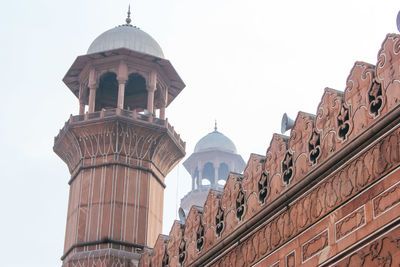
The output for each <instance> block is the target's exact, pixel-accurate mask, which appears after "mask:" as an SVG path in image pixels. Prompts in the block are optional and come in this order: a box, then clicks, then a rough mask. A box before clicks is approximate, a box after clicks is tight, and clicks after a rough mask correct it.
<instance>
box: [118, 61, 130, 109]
mask: <svg viewBox="0 0 400 267" xmlns="http://www.w3.org/2000/svg"><path fill="white" fill-rule="evenodd" d="M117 80H118V104H117V107H118V108H119V109H123V108H124V98H125V84H126V81H127V80H128V66H127V65H126V63H125V62H124V61H121V62H120V63H119V66H118V76H117Z"/></svg>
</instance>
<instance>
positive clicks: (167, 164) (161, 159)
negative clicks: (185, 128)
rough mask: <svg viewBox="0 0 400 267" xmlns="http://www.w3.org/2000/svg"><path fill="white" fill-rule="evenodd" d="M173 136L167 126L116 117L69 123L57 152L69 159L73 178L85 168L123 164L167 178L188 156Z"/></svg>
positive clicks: (61, 137) (55, 149) (56, 148)
mask: <svg viewBox="0 0 400 267" xmlns="http://www.w3.org/2000/svg"><path fill="white" fill-rule="evenodd" d="M173 139H174V138H171V136H170V134H169V132H168V130H167V128H165V127H161V126H153V125H147V124H142V123H137V122H136V121H133V120H131V121H129V120H123V119H120V118H118V117H113V118H107V119H103V120H95V121H83V122H75V123H74V122H72V123H69V124H68V127H66V128H65V129H63V134H62V135H60V136H59V137H58V138H57V140H56V142H55V145H54V151H55V152H56V153H57V154H58V155H59V156H60V157H61V158H62V159H63V160H64V161H65V163H66V164H67V166H68V168H69V170H70V173H71V175H72V178H74V177H75V176H76V175H77V174H78V172H79V171H81V170H82V169H85V168H90V167H96V166H102V165H107V164H123V165H124V166H127V167H132V168H141V169H148V170H151V171H152V172H154V174H155V175H156V176H157V177H159V179H161V180H162V181H163V179H164V177H165V175H166V173H168V172H169V171H170V170H171V169H172V168H173V166H174V164H176V163H177V161H178V159H180V158H182V157H183V156H184V152H183V151H182V147H181V146H179V145H176V143H175V140H173ZM152 168H155V169H154V170H152ZM160 176H162V177H160Z"/></svg>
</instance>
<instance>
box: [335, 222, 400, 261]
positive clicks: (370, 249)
mask: <svg viewBox="0 0 400 267" xmlns="http://www.w3.org/2000/svg"><path fill="white" fill-rule="evenodd" d="M399 256H400V228H397V229H395V230H393V231H392V232H391V233H389V234H386V235H385V236H383V237H381V238H379V239H378V240H375V241H373V242H372V243H370V244H368V245H367V246H365V247H363V248H362V249H360V250H359V251H356V252H355V253H353V254H351V255H350V256H348V257H347V258H346V259H344V260H342V261H340V262H339V263H336V264H335V265H333V266H335V267H350V266H384V267H390V266H399V264H400V260H399Z"/></svg>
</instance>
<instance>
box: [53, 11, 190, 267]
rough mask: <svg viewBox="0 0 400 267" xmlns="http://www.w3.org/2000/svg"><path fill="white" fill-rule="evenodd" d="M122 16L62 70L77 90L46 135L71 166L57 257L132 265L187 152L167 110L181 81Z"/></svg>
mask: <svg viewBox="0 0 400 267" xmlns="http://www.w3.org/2000/svg"><path fill="white" fill-rule="evenodd" d="M129 15H130V14H129ZM130 23H131V19H130V16H128V18H127V20H126V24H123V25H120V26H118V27H115V28H113V29H111V30H108V31H106V32H104V33H103V34H101V35H100V36H99V37H98V38H96V39H95V40H94V41H93V43H92V44H91V46H90V48H89V50H88V53H87V54H86V55H82V56H79V57H78V58H77V59H76V60H75V62H74V63H73V64H72V66H71V68H70V69H69V70H68V72H67V74H66V75H65V77H64V79H63V81H64V82H65V84H66V85H67V86H68V88H69V89H70V90H71V91H72V93H73V94H74V95H75V96H76V97H77V98H78V100H79V114H78V115H75V116H72V115H71V116H70V118H69V120H68V121H67V122H66V123H65V126H64V127H63V128H62V129H61V130H60V133H59V134H58V136H57V137H55V143H54V151H55V153H57V155H58V156H60V158H61V159H62V160H63V161H64V162H65V163H66V164H67V166H68V169H69V172H70V174H71V178H70V180H69V182H68V183H69V185H70V194H69V205H68V214H67V226H66V235H65V245H64V253H63V256H62V261H63V266H68V267H69V266H115V267H117V266H136V265H137V262H138V260H139V258H140V255H141V253H142V251H143V249H144V248H145V247H153V246H154V243H155V241H156V239H157V237H158V235H159V234H160V233H161V229H162V215H163V195H164V188H165V184H164V178H165V176H166V175H167V174H168V172H170V171H171V169H172V168H173V167H174V166H175V165H176V164H177V163H178V162H179V160H180V159H182V158H183V156H184V154H185V143H184V142H183V141H182V140H181V138H180V136H179V134H177V133H176V132H175V130H174V128H173V127H172V126H171V125H170V124H169V123H168V120H167V119H166V118H165V109H166V107H167V106H168V105H169V104H170V103H171V102H172V101H173V100H174V98H175V97H176V96H177V95H178V94H179V93H180V92H181V90H182V89H183V88H184V87H185V85H184V83H183V81H182V80H181V78H180V77H179V75H178V74H177V72H176V71H175V69H174V68H173V66H172V65H171V63H170V62H169V61H168V60H166V59H164V55H163V52H162V50H161V48H160V46H159V45H158V44H157V42H156V41H155V40H154V39H153V38H152V37H151V36H150V35H148V34H147V33H145V32H144V31H142V30H140V29H139V28H137V27H135V26H133V25H131V24H130Z"/></svg>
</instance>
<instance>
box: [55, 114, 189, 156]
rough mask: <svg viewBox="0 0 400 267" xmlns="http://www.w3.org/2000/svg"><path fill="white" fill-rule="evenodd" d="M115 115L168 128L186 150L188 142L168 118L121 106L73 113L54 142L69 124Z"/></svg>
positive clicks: (65, 130)
mask: <svg viewBox="0 0 400 267" xmlns="http://www.w3.org/2000/svg"><path fill="white" fill-rule="evenodd" d="M115 117H120V118H124V119H130V120H133V121H136V122H140V123H144V124H147V125H152V126H157V127H162V128H166V129H167V131H168V133H169V134H170V135H171V137H172V138H173V139H174V140H175V142H176V144H177V145H179V146H180V147H181V149H182V150H183V151H185V148H186V143H185V142H184V141H183V140H182V139H181V137H180V135H179V134H178V133H177V132H176V131H175V129H174V127H173V126H171V124H169V123H168V119H165V120H162V119H159V118H153V116H152V115H145V114H141V113H137V112H136V111H135V110H133V111H130V110H125V109H119V108H114V109H107V110H101V111H97V112H93V113H86V114H85V115H76V116H72V115H71V116H70V118H69V120H68V121H67V122H65V125H64V127H63V128H62V129H61V130H60V132H59V133H58V135H57V136H56V137H54V143H57V142H58V140H59V139H60V137H61V136H63V135H65V134H66V132H67V130H68V126H69V125H71V124H77V123H85V122H94V121H96V120H103V119H105V118H110V119H111V118H115Z"/></svg>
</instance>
